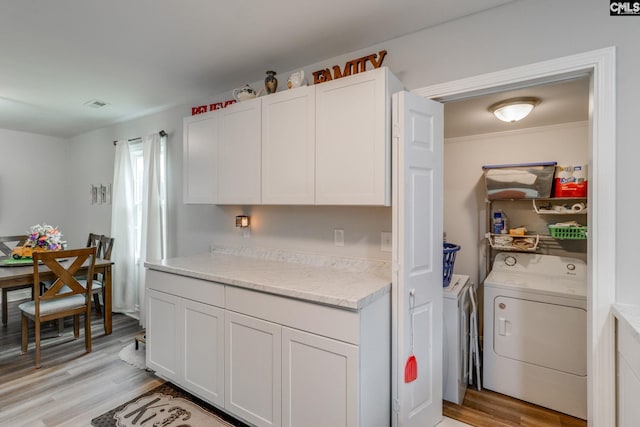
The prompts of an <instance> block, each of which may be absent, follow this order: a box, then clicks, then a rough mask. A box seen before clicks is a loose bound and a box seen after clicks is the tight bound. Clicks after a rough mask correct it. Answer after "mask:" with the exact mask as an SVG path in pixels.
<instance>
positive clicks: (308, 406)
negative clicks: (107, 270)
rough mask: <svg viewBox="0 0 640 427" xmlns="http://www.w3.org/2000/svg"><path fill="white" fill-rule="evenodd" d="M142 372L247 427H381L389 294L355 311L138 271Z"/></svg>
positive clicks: (386, 413)
mask: <svg viewBox="0 0 640 427" xmlns="http://www.w3.org/2000/svg"><path fill="white" fill-rule="evenodd" d="M146 280H147V292H146V298H147V325H146V327H147V347H146V348H147V367H148V368H149V369H152V370H155V371H156V374H158V375H159V376H161V377H163V378H165V379H167V380H169V381H171V382H173V383H175V384H176V385H178V386H180V387H182V388H184V389H185V390H187V391H189V392H191V393H193V394H195V395H197V396H198V397H200V398H202V399H204V400H206V401H208V402H210V403H212V404H214V405H216V406H218V407H219V408H221V409H224V410H225V411H227V412H228V413H229V414H231V415H233V416H236V417H238V418H240V419H242V420H244V421H245V422H248V423H249V424H251V425H253V426H256V427H267V426H268V427H280V426H285V427H326V426H331V427H388V426H389V425H390V420H391V415H390V408H391V401H390V388H391V384H390V363H391V361H390V352H389V348H390V310H389V307H390V296H389V295H385V296H383V297H380V298H378V299H377V300H376V301H375V302H372V303H371V304H369V305H368V306H366V307H364V308H363V309H361V310H358V311H354V310H345V309H341V308H336V307H329V306H326V305H321V304H315V303H312V302H306V301H300V300H295V299H290V298H286V297H280V296H276V295H271V294H266V293H262V292H256V291H250V290H246V289H242V288H238V287H235V286H226V285H223V284H220V283H215V282H209V281H206V280H201V279H195V278H189V277H185V276H181V275H176V274H171V273H165V272H159V271H156V270H148V271H147V275H146Z"/></svg>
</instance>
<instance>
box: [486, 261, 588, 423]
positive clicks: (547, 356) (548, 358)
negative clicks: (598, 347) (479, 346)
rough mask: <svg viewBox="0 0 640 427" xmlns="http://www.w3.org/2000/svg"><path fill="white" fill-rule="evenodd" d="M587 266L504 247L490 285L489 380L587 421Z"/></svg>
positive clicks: (488, 385)
mask: <svg viewBox="0 0 640 427" xmlns="http://www.w3.org/2000/svg"><path fill="white" fill-rule="evenodd" d="M586 291H587V265H586V263H585V262H584V261H582V260H578V259H574V258H566V257H558V256H551V255H539V254H533V253H516V252H501V253H499V254H498V255H496V258H495V260H494V263H493V269H492V270H491V273H489V275H488V276H487V278H486V279H485V282H484V345H483V350H484V351H483V385H484V386H485V387H486V388H488V389H490V390H493V391H496V392H499V393H503V394H506V395H509V396H513V397H516V398H518V399H521V400H525V401H528V402H531V403H535V404H537V405H540V406H544V407H547V408H550V409H553V410H556V411H559V412H563V413H566V414H569V415H572V416H575V417H578V418H582V419H586V418H587V306H586V303H587V301H586V293H587V292H586Z"/></svg>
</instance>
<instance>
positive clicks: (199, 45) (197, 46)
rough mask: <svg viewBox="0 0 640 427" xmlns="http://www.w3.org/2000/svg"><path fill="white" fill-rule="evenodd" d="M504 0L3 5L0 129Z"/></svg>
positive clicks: (125, 113) (68, 123)
mask: <svg viewBox="0 0 640 427" xmlns="http://www.w3.org/2000/svg"><path fill="white" fill-rule="evenodd" d="M510 1H512V0H457V1H451V0H396V1H390V0H349V1H344V0H324V1H322V2H319V3H312V2H306V1H303V0H297V1H293V0H271V1H255V0H253V1H252V0H228V1H224V2H223V1H220V0H109V1H100V0H56V1H50V0H17V1H9V0H4V1H2V2H1V3H0V52H1V53H0V128H4V129H13V130H20V131H25V132H33V133H41V134H45V135H51V136H58V137H64V138H68V137H71V136H75V135H78V134H81V133H84V132H87V131H90V130H94V129H98V128H101V127H104V126H107V125H110V124H113V123H116V122H119V121H125V120H128V119H132V118H136V117H140V116H144V115H147V114H150V113H153V112H156V111H160V110H164V109H167V108H170V107H172V106H176V105H184V104H189V103H191V102H193V101H195V100H201V99H203V97H208V96H213V95H216V94H219V93H222V92H225V91H227V90H230V89H231V88H233V87H237V86H240V85H242V84H244V83H246V82H250V81H256V80H260V79H262V78H263V77H264V71H265V70H268V69H274V70H293V69H296V68H299V67H302V66H305V65H309V64H313V63H316V62H320V61H323V60H325V59H329V58H332V57H334V56H338V55H341V54H344V53H348V52H351V51H355V50H359V49H363V48H366V47H368V46H371V45H374V44H377V43H380V42H383V41H385V40H390V39H393V38H396V37H399V36H402V35H405V34H409V33H412V32H415V31H417V30H420V29H424V28H428V27H431V26H434V25H437V24H440V23H443V22H446V21H450V20H453V19H457V18H461V17H464V16H467V15H470V14H473V13H477V12H480V11H482V10H486V9H490V8H492V7H496V6H500V5H503V4H505V3H508V2H510ZM92 100H100V101H105V102H107V103H108V105H107V106H105V107H103V108H100V109H95V108H89V107H87V106H85V105H84V104H85V103H87V102H88V101H92Z"/></svg>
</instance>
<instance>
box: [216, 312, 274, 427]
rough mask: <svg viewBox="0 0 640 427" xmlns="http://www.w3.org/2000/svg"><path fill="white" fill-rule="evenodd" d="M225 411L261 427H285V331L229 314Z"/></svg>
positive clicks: (227, 318)
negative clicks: (283, 358)
mask: <svg viewBox="0 0 640 427" xmlns="http://www.w3.org/2000/svg"><path fill="white" fill-rule="evenodd" d="M225 324H226V337H225V338H226V346H225V347H226V348H225V351H226V358H225V365H226V369H225V371H226V373H227V377H226V378H225V408H226V409H227V410H229V411H230V412H231V413H233V414H236V415H238V416H239V417H241V418H244V419H246V420H247V421H249V422H250V423H252V424H255V425H256V426H257V427H264V426H280V425H281V422H280V420H281V365H280V363H281V345H282V341H281V334H282V327H281V326H280V325H277V324H275V323H270V322H266V321H263V320H259V319H256V318H254V317H249V316H243V315H240V314H237V313H233V312H230V311H227V312H226V314H225Z"/></svg>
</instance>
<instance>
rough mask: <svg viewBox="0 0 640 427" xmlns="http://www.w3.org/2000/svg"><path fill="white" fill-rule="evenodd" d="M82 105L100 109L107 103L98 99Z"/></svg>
mask: <svg viewBox="0 0 640 427" xmlns="http://www.w3.org/2000/svg"><path fill="white" fill-rule="evenodd" d="M84 105H86V106H87V107H90V108H102V107H104V106H105V105H109V104H108V103H107V102H104V101H100V100H98V99H92V100H91V101H87V102H85V103H84Z"/></svg>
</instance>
